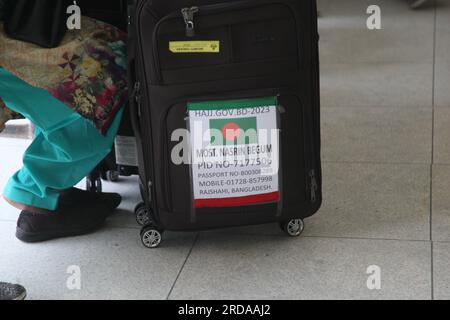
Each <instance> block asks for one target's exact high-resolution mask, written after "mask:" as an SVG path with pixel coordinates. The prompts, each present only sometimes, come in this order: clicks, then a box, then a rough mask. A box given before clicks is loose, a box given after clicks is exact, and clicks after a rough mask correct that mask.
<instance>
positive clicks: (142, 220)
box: [134, 202, 152, 226]
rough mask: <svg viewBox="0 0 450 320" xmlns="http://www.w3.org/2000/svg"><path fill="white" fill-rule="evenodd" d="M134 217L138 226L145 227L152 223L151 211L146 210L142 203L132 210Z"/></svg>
mask: <svg viewBox="0 0 450 320" xmlns="http://www.w3.org/2000/svg"><path fill="white" fill-rule="evenodd" d="M134 214H135V215H136V222H137V223H138V224H139V225H140V226H146V225H148V224H150V223H152V211H151V210H150V209H149V208H147V206H146V205H145V203H144V202H141V203H139V204H138V205H137V206H136V208H135V209H134Z"/></svg>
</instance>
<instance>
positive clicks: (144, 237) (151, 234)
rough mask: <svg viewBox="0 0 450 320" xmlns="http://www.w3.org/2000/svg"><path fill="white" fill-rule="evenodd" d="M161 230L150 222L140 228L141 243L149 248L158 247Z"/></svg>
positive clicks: (160, 239)
mask: <svg viewBox="0 0 450 320" xmlns="http://www.w3.org/2000/svg"><path fill="white" fill-rule="evenodd" d="M162 235H163V231H162V230H160V229H158V228H156V227H155V226H153V225H152V224H150V225H147V226H145V227H143V228H142V230H141V241H142V244H143V245H144V246H145V247H146V248H149V249H154V248H157V247H159V245H160V244H161V241H162Z"/></svg>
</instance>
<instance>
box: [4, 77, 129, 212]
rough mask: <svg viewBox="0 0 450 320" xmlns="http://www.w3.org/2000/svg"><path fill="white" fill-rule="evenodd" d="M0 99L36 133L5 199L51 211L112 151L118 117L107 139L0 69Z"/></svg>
mask: <svg viewBox="0 0 450 320" xmlns="http://www.w3.org/2000/svg"><path fill="white" fill-rule="evenodd" d="M0 96H2V98H3V100H4V101H5V103H6V104H7V105H8V107H9V108H11V109H13V110H14V111H16V112H19V113H21V114H22V115H24V116H25V117H26V118H28V119H29V120H30V121H31V122H33V123H34V124H35V125H36V127H37V129H36V137H35V139H34V141H33V142H32V144H31V145H30V147H29V148H28V150H27V151H26V152H25V155H24V158H23V163H24V166H23V168H22V169H21V170H20V171H18V172H17V173H16V174H15V175H14V176H13V177H12V178H11V179H10V181H9V183H8V184H7V186H6V188H5V191H4V195H5V196H6V197H7V198H8V199H10V200H13V201H15V202H18V203H22V204H25V205H29V206H34V207H38V208H43V209H48V210H55V209H56V208H57V204H58V198H59V194H60V191H61V190H64V189H68V188H70V187H73V186H74V185H75V184H76V183H78V182H79V181H80V180H82V179H83V178H84V177H85V176H86V175H87V174H88V173H89V172H90V171H91V170H92V169H93V168H94V167H95V166H96V165H97V164H98V163H99V162H100V161H101V160H102V159H104V157H105V156H106V155H107V154H108V153H109V152H110V150H111V146H112V144H113V141H114V137H115V135H116V133H117V129H118V127H119V124H120V118H121V117H120V116H121V114H119V115H118V116H117V117H116V120H115V123H113V125H112V126H111V127H110V129H109V131H108V133H107V134H106V135H102V134H101V133H99V132H98V130H97V129H96V128H95V127H94V126H93V125H92V124H91V123H90V122H89V121H88V120H86V119H85V118H83V117H82V116H80V115H79V114H78V113H76V112H74V111H72V110H71V109H69V108H68V107H66V106H65V105H63V104H62V103H61V102H59V101H58V100H56V99H54V98H53V97H52V96H51V95H50V94H48V93H47V92H46V91H44V90H41V89H39V88H35V87H32V86H30V85H28V84H26V83H25V82H23V81H22V80H20V79H18V78H17V77H15V76H14V75H12V74H10V73H8V72H7V71H5V70H3V69H0Z"/></svg>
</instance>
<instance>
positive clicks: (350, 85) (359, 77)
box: [321, 62, 433, 108]
mask: <svg viewBox="0 0 450 320" xmlns="http://www.w3.org/2000/svg"><path fill="white" fill-rule="evenodd" d="M321 82H322V85H321V95H322V106H323V107H376V106H383V107H391V108H398V107H407V108H413V107H418V108H431V105H432V95H433V94H432V93H433V89H432V88H433V67H432V64H431V63H423V62H401V63H399V62H389V63H386V62H383V63H347V64H322V67H321Z"/></svg>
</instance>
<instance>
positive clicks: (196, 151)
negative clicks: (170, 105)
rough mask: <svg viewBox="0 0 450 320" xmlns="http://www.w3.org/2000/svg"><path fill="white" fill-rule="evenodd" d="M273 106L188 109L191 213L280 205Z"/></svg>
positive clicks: (240, 103)
mask: <svg viewBox="0 0 450 320" xmlns="http://www.w3.org/2000/svg"><path fill="white" fill-rule="evenodd" d="M277 100H278V98H277V97H267V98H257V99H242V100H226V101H224V100H222V101H207V102H195V103H194V102H193V103H188V112H189V117H188V119H187V121H188V127H189V130H190V133H191V134H190V136H191V138H190V139H191V142H190V145H191V155H192V162H191V163H192V164H191V179H192V186H193V188H192V190H193V198H194V201H193V202H194V207H195V208H204V207H210V208H212V207H234V206H246V205H255V204H262V203H273V202H279V201H280V199H281V193H280V185H281V183H280V175H279V160H280V151H279V150H280V147H279V123H278V101H277Z"/></svg>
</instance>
